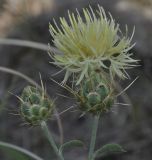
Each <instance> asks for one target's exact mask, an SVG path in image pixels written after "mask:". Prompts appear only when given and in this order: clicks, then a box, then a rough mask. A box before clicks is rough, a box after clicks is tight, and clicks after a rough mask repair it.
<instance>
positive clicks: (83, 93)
mask: <svg viewBox="0 0 152 160" xmlns="http://www.w3.org/2000/svg"><path fill="white" fill-rule="evenodd" d="M75 96H76V98H77V101H78V103H79V108H80V110H82V111H83V112H89V113H92V114H94V115H97V114H100V113H104V112H108V111H109V110H110V109H111V108H112V106H113V104H114V100H115V96H114V87H113V86H112V84H111V83H110V82H109V81H108V79H107V78H106V77H104V76H103V75H101V74H92V75H90V77H89V78H88V79H87V80H85V81H83V82H82V83H81V87H80V89H79V92H78V93H76V94H75Z"/></svg>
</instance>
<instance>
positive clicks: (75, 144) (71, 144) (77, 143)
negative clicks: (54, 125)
mask: <svg viewBox="0 0 152 160" xmlns="http://www.w3.org/2000/svg"><path fill="white" fill-rule="evenodd" d="M83 146H84V143H83V142H82V141H80V140H71V141H69V142H66V143H64V144H62V145H61V147H60V148H59V152H60V153H61V154H62V152H63V150H65V149H67V148H72V147H83Z"/></svg>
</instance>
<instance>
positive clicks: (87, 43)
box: [50, 6, 136, 84]
mask: <svg viewBox="0 0 152 160" xmlns="http://www.w3.org/2000/svg"><path fill="white" fill-rule="evenodd" d="M83 17H84V18H82V17H81V16H80V13H79V12H78V11H77V10H76V15H75V14H74V13H70V12H68V18H69V23H68V21H66V20H65V18H60V22H61V26H60V27H59V26H58V25H57V24H56V22H55V21H54V23H55V27H53V25H52V24H50V33H51V35H52V36H53V38H54V40H53V42H54V44H55V46H56V47H57V48H58V49H59V50H60V51H61V52H63V55H55V54H52V57H53V59H54V64H56V65H58V66H60V67H62V68H64V69H65V70H66V74H65V78H64V80H63V82H65V81H66V80H67V79H68V77H69V76H70V74H72V73H77V74H78V78H77V84H79V83H80V82H81V80H82V79H83V78H84V77H88V75H89V73H90V71H92V70H96V69H100V70H102V71H104V72H108V73H110V75H111V78H113V77H115V75H117V76H119V77H120V78H127V76H128V75H127V73H126V71H125V69H128V68H131V67H133V66H134V62H136V60H134V59H132V58H131V55H132V54H131V53H128V51H129V50H130V49H131V48H132V47H133V45H131V44H130V43H131V40H132V37H133V34H132V36H131V38H128V36H127V32H126V35H125V36H124V35H122V33H121V31H120V28H119V24H117V23H115V21H114V19H113V18H112V16H111V14H109V18H107V15H106V13H105V11H104V9H103V8H102V7H101V6H98V10H97V11H95V12H94V11H93V9H92V8H91V7H89V9H83ZM133 33H134V31H133ZM107 61H108V62H109V64H110V65H107V64H106V63H105V62H107Z"/></svg>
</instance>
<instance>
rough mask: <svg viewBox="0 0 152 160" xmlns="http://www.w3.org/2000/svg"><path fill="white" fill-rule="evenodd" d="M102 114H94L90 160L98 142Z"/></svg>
mask: <svg viewBox="0 0 152 160" xmlns="http://www.w3.org/2000/svg"><path fill="white" fill-rule="evenodd" d="M99 118H100V115H97V116H94V120H93V124H92V133H91V142H90V148H89V156H88V159H89V160H93V153H94V148H95V143H96V135H97V129H98V123H99Z"/></svg>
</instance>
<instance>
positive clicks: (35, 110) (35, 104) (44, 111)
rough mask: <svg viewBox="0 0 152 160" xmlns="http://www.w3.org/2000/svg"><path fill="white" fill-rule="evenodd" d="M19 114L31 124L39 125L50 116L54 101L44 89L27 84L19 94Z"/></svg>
mask: <svg viewBox="0 0 152 160" xmlns="http://www.w3.org/2000/svg"><path fill="white" fill-rule="evenodd" d="M21 99H22V101H21V115H22V116H23V118H24V120H25V121H27V122H28V123H29V124H31V125H39V124H40V123H41V121H46V120H48V118H49V117H50V116H51V114H52V112H53V109H54V103H53V101H52V100H50V99H49V98H48V97H47V96H46V94H45V93H44V91H42V90H39V89H37V88H36V87H32V86H27V87H25V88H24V90H23V92H22V95H21Z"/></svg>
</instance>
